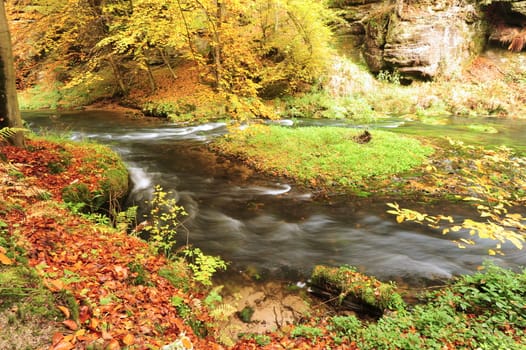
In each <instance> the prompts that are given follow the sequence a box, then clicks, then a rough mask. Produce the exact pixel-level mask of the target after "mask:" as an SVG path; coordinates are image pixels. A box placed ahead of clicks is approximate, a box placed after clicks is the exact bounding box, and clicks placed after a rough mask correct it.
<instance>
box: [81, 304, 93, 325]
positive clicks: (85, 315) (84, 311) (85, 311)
mask: <svg viewBox="0 0 526 350" xmlns="http://www.w3.org/2000/svg"><path fill="white" fill-rule="evenodd" d="M89 318H90V311H89V307H88V306H87V305H82V306H81V307H80V309H79V321H80V322H81V323H84V322H86V321H87V320H89Z"/></svg>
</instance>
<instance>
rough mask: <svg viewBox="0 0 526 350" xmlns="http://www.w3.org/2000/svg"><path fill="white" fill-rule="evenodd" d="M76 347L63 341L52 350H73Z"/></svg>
mask: <svg viewBox="0 0 526 350" xmlns="http://www.w3.org/2000/svg"><path fill="white" fill-rule="evenodd" d="M74 347H75V346H74V345H73V344H71V343H70V342H68V341H61V342H60V343H58V344H57V345H55V346H53V347H52V348H51V349H52V350H71V349H73V348H74Z"/></svg>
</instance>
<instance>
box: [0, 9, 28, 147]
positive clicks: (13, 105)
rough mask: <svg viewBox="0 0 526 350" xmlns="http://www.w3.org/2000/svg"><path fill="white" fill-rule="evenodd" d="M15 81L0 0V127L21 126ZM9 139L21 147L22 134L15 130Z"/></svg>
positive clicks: (9, 39) (9, 44) (7, 33)
mask: <svg viewBox="0 0 526 350" xmlns="http://www.w3.org/2000/svg"><path fill="white" fill-rule="evenodd" d="M15 81H16V77H15V69H14V63H13V52H12V48H11V36H10V34H9V26H8V23H7V15H6V12H5V6H4V1H3V0H0V129H1V128H4V127H9V128H22V127H23V126H22V117H21V116H20V109H19V107H18V99H17V96H16V83H15ZM9 141H10V142H11V143H12V144H14V145H15V146H17V147H23V146H24V135H23V134H22V132H17V133H16V134H15V135H14V136H12V137H10V138H9Z"/></svg>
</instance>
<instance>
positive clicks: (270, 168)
mask: <svg viewBox="0 0 526 350" xmlns="http://www.w3.org/2000/svg"><path fill="white" fill-rule="evenodd" d="M362 132H363V131H361V130H354V129H347V128H337V127H302V128H286V127H281V126H264V125H255V126H251V127H249V128H247V129H245V130H236V131H234V132H232V133H230V134H229V135H227V136H226V137H225V138H223V139H221V140H218V141H217V142H216V143H215V147H216V148H217V149H218V150H219V151H220V152H222V153H225V154H230V155H234V156H238V157H240V158H242V159H244V160H246V161H247V162H248V163H250V164H251V165H253V166H255V167H256V168H257V169H259V170H262V171H264V172H268V173H272V174H275V175H285V176H289V177H292V178H294V179H295V180H297V181H299V182H302V183H307V184H317V185H339V186H345V187H355V186H357V185H361V184H362V183H363V182H364V181H365V180H368V179H373V178H374V179H383V178H387V177H388V176H390V175H393V174H397V173H402V172H405V171H408V170H410V169H411V168H413V167H416V166H418V165H420V164H421V163H422V162H423V161H424V160H425V159H426V157H427V156H428V155H430V154H431V153H433V149H432V148H431V147H428V146H423V145H422V144H421V143H420V142H419V141H418V140H416V139H412V138H408V137H404V136H400V135H397V134H394V133H390V132H386V131H378V130H373V131H371V135H372V138H371V141H370V142H367V143H359V142H357V137H358V136H359V135H360V134H361V133H362Z"/></svg>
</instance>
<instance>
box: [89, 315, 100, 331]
mask: <svg viewBox="0 0 526 350" xmlns="http://www.w3.org/2000/svg"><path fill="white" fill-rule="evenodd" d="M98 327H99V320H98V319H97V318H92V319H90V320H89V326H88V328H89V329H91V330H93V331H96V330H97V328H98Z"/></svg>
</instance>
